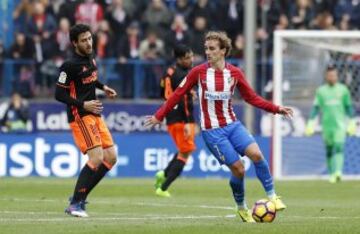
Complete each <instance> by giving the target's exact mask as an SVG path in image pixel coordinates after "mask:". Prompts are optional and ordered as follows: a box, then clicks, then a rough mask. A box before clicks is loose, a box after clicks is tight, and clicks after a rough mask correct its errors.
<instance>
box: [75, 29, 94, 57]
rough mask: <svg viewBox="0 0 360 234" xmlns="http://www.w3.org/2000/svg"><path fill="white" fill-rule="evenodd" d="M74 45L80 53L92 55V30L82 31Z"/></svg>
mask: <svg viewBox="0 0 360 234" xmlns="http://www.w3.org/2000/svg"><path fill="white" fill-rule="evenodd" d="M74 46H75V48H76V50H77V52H78V53H80V54H81V55H84V56H85V55H90V54H92V50H93V48H92V46H93V39H92V35H91V33H90V32H84V33H81V34H80V35H79V36H78V40H77V42H75V43H74Z"/></svg>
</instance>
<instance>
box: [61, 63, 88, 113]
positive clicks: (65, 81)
mask: <svg viewBox="0 0 360 234" xmlns="http://www.w3.org/2000/svg"><path fill="white" fill-rule="evenodd" d="M70 82H71V71H70V65H69V64H68V63H64V64H63V65H62V66H61V67H60V74H59V78H58V80H57V82H56V90H55V99H56V100H58V101H59V102H62V103H65V104H67V105H72V106H77V107H82V106H83V102H81V101H79V100H77V99H74V98H72V97H71V96H70Z"/></svg>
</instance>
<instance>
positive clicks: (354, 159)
mask: <svg viewBox="0 0 360 234" xmlns="http://www.w3.org/2000/svg"><path fill="white" fill-rule="evenodd" d="M329 65H333V66H335V67H336V68H337V69H338V74H339V80H340V82H342V83H344V84H345V85H346V86H347V87H348V88H349V89H350V91H351V96H352V100H353V104H354V108H355V110H357V109H358V108H357V107H358V106H359V104H360V32H355V31H346V32H345V31H291V30H290V31H276V32H275V36H274V61H273V67H274V76H273V82H274V89H273V92H274V93H273V99H274V102H275V103H277V104H281V105H285V106H290V107H293V108H294V110H295V115H294V118H293V119H292V120H286V119H283V118H282V117H281V116H278V115H277V116H274V118H273V120H272V123H273V125H272V126H273V128H272V131H273V132H272V133H273V134H272V136H273V138H272V157H273V161H272V162H273V172H274V176H275V178H277V179H319V178H327V176H326V175H327V168H326V156H325V147H324V143H323V141H322V138H321V126H320V123H319V119H318V121H317V124H316V128H315V130H316V134H315V135H314V136H312V137H305V136H304V131H305V125H306V120H307V119H308V117H309V114H310V111H311V108H312V104H313V100H314V96H315V91H316V89H317V88H318V87H319V86H320V85H321V84H323V82H324V74H325V70H326V68H327V67H328V66H329ZM357 123H359V119H357ZM357 125H358V124H357ZM357 134H359V129H357ZM344 178H345V179H346V178H360V138H359V137H348V138H347V140H346V145H345V164H344Z"/></svg>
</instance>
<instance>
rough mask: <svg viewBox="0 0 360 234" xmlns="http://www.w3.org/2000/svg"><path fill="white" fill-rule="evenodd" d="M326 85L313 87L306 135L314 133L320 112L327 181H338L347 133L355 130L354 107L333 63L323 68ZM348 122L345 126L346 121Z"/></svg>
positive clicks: (352, 132)
mask: <svg viewBox="0 0 360 234" xmlns="http://www.w3.org/2000/svg"><path fill="white" fill-rule="evenodd" d="M325 79H326V84H324V85H322V86H320V87H319V88H318V89H317V90H316V95H315V100H314V105H313V108H312V110H311V113H310V118H309V120H308V122H307V125H306V130H305V134H306V135H307V136H311V135H313V134H314V125H315V119H316V116H317V115H318V114H319V112H321V114H322V118H321V126H322V137H323V140H324V143H325V146H326V164H327V168H328V172H329V174H330V178H329V181H330V183H336V182H339V181H340V180H341V176H342V171H343V166H344V145H345V139H346V132H348V134H349V135H354V134H355V131H356V123H355V120H354V119H352V118H353V116H354V110H353V107H352V102H351V96H350V91H349V89H348V88H347V87H346V86H345V85H343V84H340V83H338V74H337V70H336V68H335V67H334V66H329V67H328V68H327V70H326V75H325ZM346 117H348V118H349V119H350V121H349V122H348V126H347V128H346V120H347V118H346Z"/></svg>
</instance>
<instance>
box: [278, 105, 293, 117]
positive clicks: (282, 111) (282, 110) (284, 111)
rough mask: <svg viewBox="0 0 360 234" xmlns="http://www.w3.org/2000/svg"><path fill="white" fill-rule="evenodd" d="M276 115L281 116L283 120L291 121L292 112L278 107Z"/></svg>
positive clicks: (289, 109) (285, 107) (288, 108)
mask: <svg viewBox="0 0 360 234" xmlns="http://www.w3.org/2000/svg"><path fill="white" fill-rule="evenodd" d="M278 114H280V115H283V116H284V117H285V118H288V119H291V118H292V117H293V114H294V111H293V110H292V109H291V108H290V107H287V106H280V107H279V112H278Z"/></svg>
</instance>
